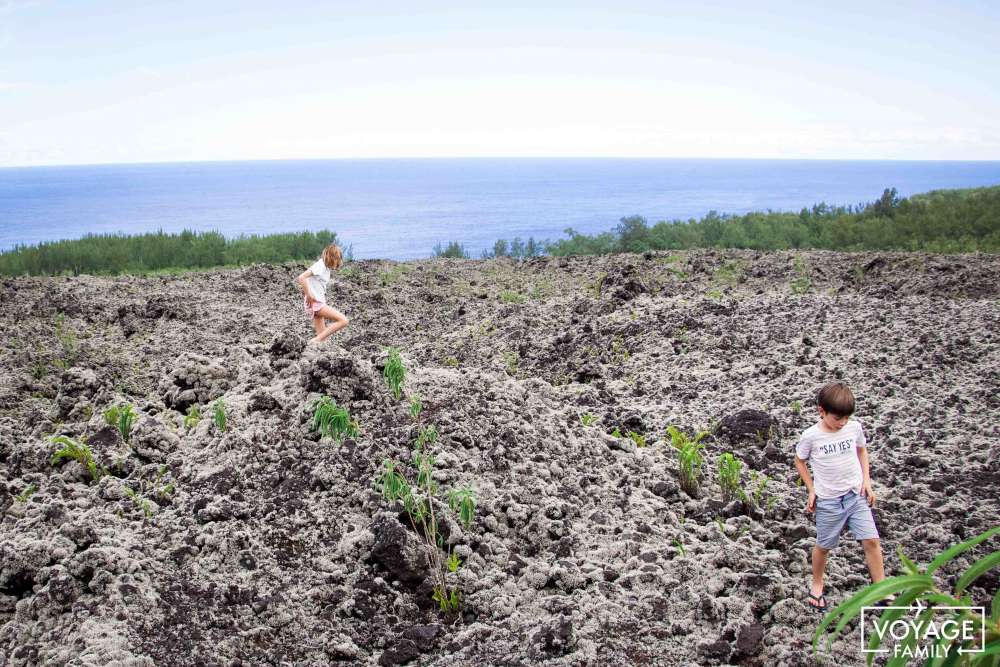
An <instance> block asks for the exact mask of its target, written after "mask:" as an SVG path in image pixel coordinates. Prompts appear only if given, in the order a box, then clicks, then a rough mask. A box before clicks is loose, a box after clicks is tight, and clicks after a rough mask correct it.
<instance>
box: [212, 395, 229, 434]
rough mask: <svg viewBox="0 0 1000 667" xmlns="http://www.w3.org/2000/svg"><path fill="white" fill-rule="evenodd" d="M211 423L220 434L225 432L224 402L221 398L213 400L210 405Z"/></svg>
mask: <svg viewBox="0 0 1000 667" xmlns="http://www.w3.org/2000/svg"><path fill="white" fill-rule="evenodd" d="M212 421H213V422H214V423H215V427H216V428H217V429H219V430H220V431H222V432H225V430H226V423H227V420H226V402H225V401H224V400H222V399H221V398H217V399H215V402H214V403H212Z"/></svg>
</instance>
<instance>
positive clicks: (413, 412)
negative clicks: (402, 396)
mask: <svg viewBox="0 0 1000 667" xmlns="http://www.w3.org/2000/svg"><path fill="white" fill-rule="evenodd" d="M423 409H424V404H423V403H422V402H421V401H420V397H419V396H417V395H416V394H414V395H413V396H410V417H411V418H412V419H413V421H420V413H421V412H422V411H423Z"/></svg>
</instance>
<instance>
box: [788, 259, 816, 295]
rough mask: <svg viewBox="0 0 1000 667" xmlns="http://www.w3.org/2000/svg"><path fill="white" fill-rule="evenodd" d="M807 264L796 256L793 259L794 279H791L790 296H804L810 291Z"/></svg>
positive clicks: (810, 281)
mask: <svg viewBox="0 0 1000 667" xmlns="http://www.w3.org/2000/svg"><path fill="white" fill-rule="evenodd" d="M809 273H810V269H809V264H808V263H807V262H806V261H805V260H804V259H802V257H800V256H798V255H796V257H795V278H793V279H792V282H791V288H792V294H805V293H806V292H808V291H809V290H811V289H812V278H810V277H809Z"/></svg>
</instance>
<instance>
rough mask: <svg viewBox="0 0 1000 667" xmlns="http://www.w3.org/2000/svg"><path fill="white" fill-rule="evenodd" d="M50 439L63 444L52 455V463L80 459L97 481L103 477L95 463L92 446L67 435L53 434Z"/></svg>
mask: <svg viewBox="0 0 1000 667" xmlns="http://www.w3.org/2000/svg"><path fill="white" fill-rule="evenodd" d="M49 441H50V442H52V444H54V445H62V447H61V448H60V449H59V450H58V451H56V453H55V454H53V455H52V465H56V464H58V463H59V462H60V461H62V460H63V459H73V460H75V461H79V463H80V465H82V466H83V467H84V468H86V469H87V471H88V472H90V476H91V478H92V479H93V480H94V481H95V482H96V481H97V480H99V479H100V478H101V473H100V471H98V470H97V464H96V463H94V454H93V452H91V451H90V447H88V446H87V445H85V444H82V443H80V442H77V441H76V440H73V439H72V438H69V437H67V436H65V435H57V436H53V437H51V438H49Z"/></svg>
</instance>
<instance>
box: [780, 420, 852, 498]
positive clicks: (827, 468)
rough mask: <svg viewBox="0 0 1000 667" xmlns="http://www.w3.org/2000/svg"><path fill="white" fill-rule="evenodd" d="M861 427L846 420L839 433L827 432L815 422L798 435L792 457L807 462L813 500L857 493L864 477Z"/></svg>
mask: <svg viewBox="0 0 1000 667" xmlns="http://www.w3.org/2000/svg"><path fill="white" fill-rule="evenodd" d="M867 445H868V441H867V440H866V439H865V432H864V430H863V429H862V428H861V424H860V423H858V422H856V421H854V420H849V421H848V422H847V423H846V424H844V426H843V428H841V429H840V430H839V431H834V432H833V433H829V432H827V431H825V430H823V428H822V427H821V426H820V424H819V423H816V424H815V425H813V426H810V427H809V428H807V429H806V430H805V432H803V433H802V437H801V438H799V442H798V444H797V445H795V454H796V456H798V457H799V458H800V459H802V460H804V461H809V467H810V468H812V477H813V489H815V491H816V497H817V498H836V497H838V496H842V495H844V494H845V493H847V492H848V491H855V492H856V493H860V492H861V483H862V481H863V480H864V476H863V474H862V472H861V461H859V460H858V452H857V450H858V448H860V447H867Z"/></svg>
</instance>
